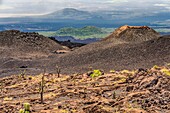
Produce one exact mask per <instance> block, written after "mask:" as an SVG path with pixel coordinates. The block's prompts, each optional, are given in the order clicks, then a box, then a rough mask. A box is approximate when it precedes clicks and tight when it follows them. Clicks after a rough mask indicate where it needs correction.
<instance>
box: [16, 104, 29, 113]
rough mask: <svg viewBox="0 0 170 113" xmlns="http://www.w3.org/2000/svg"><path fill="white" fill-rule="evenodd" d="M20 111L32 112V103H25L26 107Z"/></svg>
mask: <svg viewBox="0 0 170 113" xmlns="http://www.w3.org/2000/svg"><path fill="white" fill-rule="evenodd" d="M19 113H31V111H30V104H29V103H24V109H20V110H19Z"/></svg>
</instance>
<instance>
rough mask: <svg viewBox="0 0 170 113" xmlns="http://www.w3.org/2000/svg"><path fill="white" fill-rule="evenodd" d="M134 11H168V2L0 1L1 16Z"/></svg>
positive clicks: (132, 0)
mask: <svg viewBox="0 0 170 113" xmlns="http://www.w3.org/2000/svg"><path fill="white" fill-rule="evenodd" d="M68 7H69V8H77V9H83V10H89V11H91V10H117V11H134V12H135V13H138V14H143V13H148V14H149V13H153V12H161V11H169V10H170V9H169V8H170V0H0V16H1V14H30V13H34V14H43V13H48V12H53V11H56V10H60V9H63V8H68Z"/></svg>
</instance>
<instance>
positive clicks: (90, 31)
mask: <svg viewBox="0 0 170 113" xmlns="http://www.w3.org/2000/svg"><path fill="white" fill-rule="evenodd" d="M112 31H113V29H109V28H98V27H94V26H86V27H83V28H73V27H66V28H61V29H59V30H57V31H56V32H40V34H42V35H45V36H73V37H74V38H77V39H87V38H104V37H106V36H107V35H109V34H110V33H111V32H112Z"/></svg>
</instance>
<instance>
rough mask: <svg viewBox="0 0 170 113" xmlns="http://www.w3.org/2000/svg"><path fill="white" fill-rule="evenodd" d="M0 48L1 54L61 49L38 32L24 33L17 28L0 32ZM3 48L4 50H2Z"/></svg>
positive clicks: (49, 51) (47, 51)
mask: <svg viewBox="0 0 170 113" xmlns="http://www.w3.org/2000/svg"><path fill="white" fill-rule="evenodd" d="M0 48H1V52H2V54H6V55H7V54H9V55H13V54H20V53H24V54H30V53H36V54H37V55H38V53H51V52H52V51H55V50H60V49H63V47H62V46H61V45H59V44H58V43H56V42H55V41H53V40H51V39H49V38H47V37H44V36H42V35H39V34H38V33H24V32H20V31H17V30H9V31H2V32H0ZM2 49H4V52H3V50H2ZM8 50H10V52H8Z"/></svg>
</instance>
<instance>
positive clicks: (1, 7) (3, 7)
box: [0, 5, 13, 10]
mask: <svg viewBox="0 0 170 113" xmlns="http://www.w3.org/2000/svg"><path fill="white" fill-rule="evenodd" d="M7 9H13V7H11V6H7V5H0V10H7Z"/></svg>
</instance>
